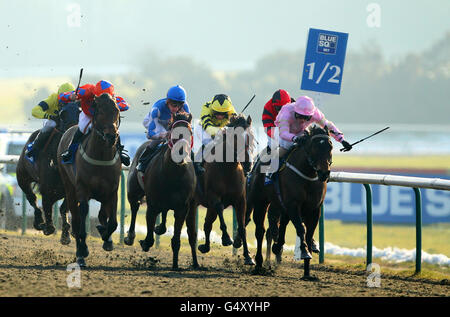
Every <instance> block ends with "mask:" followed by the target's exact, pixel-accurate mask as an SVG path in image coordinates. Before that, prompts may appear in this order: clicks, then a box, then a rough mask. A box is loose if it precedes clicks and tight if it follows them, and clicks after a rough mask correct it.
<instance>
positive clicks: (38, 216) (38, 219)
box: [17, 177, 44, 230]
mask: <svg viewBox="0 0 450 317" xmlns="http://www.w3.org/2000/svg"><path fill="white" fill-rule="evenodd" d="M17 182H18V185H19V187H20V188H21V189H22V191H23V193H24V194H25V196H26V198H27V200H28V202H29V203H30V205H31V207H33V209H34V221H33V228H34V229H36V230H43V229H44V218H43V217H42V210H41V209H40V208H39V207H38V206H37V198H36V195H35V194H34V193H33V189H32V188H31V180H30V179H28V178H27V179H22V178H21V177H18V178H17Z"/></svg>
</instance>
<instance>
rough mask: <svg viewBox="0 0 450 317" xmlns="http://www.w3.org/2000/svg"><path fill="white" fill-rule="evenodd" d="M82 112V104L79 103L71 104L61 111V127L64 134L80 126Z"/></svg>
mask: <svg viewBox="0 0 450 317" xmlns="http://www.w3.org/2000/svg"><path fill="white" fill-rule="evenodd" d="M80 112H81V110H80V103H79V102H78V101H76V102H69V103H68V104H66V105H64V106H63V107H62V108H61V110H60V111H59V127H60V128H61V130H62V131H63V132H64V131H66V130H67V129H69V128H70V127H72V126H74V125H76V124H78V117H79V115H80Z"/></svg>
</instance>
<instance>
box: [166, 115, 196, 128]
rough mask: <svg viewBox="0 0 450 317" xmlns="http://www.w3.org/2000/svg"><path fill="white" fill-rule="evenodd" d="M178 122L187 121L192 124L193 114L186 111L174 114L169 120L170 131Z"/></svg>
mask: <svg viewBox="0 0 450 317" xmlns="http://www.w3.org/2000/svg"><path fill="white" fill-rule="evenodd" d="M177 121H187V122H189V124H190V123H191V122H192V114H191V113H188V112H185V111H181V112H177V113H175V114H172V117H171V118H170V120H169V129H171V128H172V125H173V124H174V123H175V122H177Z"/></svg>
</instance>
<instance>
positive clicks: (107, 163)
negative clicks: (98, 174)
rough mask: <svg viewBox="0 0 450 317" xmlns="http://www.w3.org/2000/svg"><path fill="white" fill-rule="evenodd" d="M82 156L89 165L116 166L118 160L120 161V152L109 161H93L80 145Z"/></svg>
mask: <svg viewBox="0 0 450 317" xmlns="http://www.w3.org/2000/svg"><path fill="white" fill-rule="evenodd" d="M80 155H81V157H82V158H83V159H84V160H85V161H86V162H88V163H89V164H92V165H97V166H112V165H114V164H116V163H117V160H118V159H119V151H116V154H115V155H114V158H113V159H112V160H109V161H101V160H96V159H93V158H91V157H90V156H89V155H88V154H87V153H86V151H85V150H84V148H83V145H82V144H81V145H80Z"/></svg>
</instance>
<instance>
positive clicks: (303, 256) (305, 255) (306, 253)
mask: <svg viewBox="0 0 450 317" xmlns="http://www.w3.org/2000/svg"><path fill="white" fill-rule="evenodd" d="M300 259H302V260H311V259H312V255H311V253H309V251H302V253H301V255H300Z"/></svg>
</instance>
